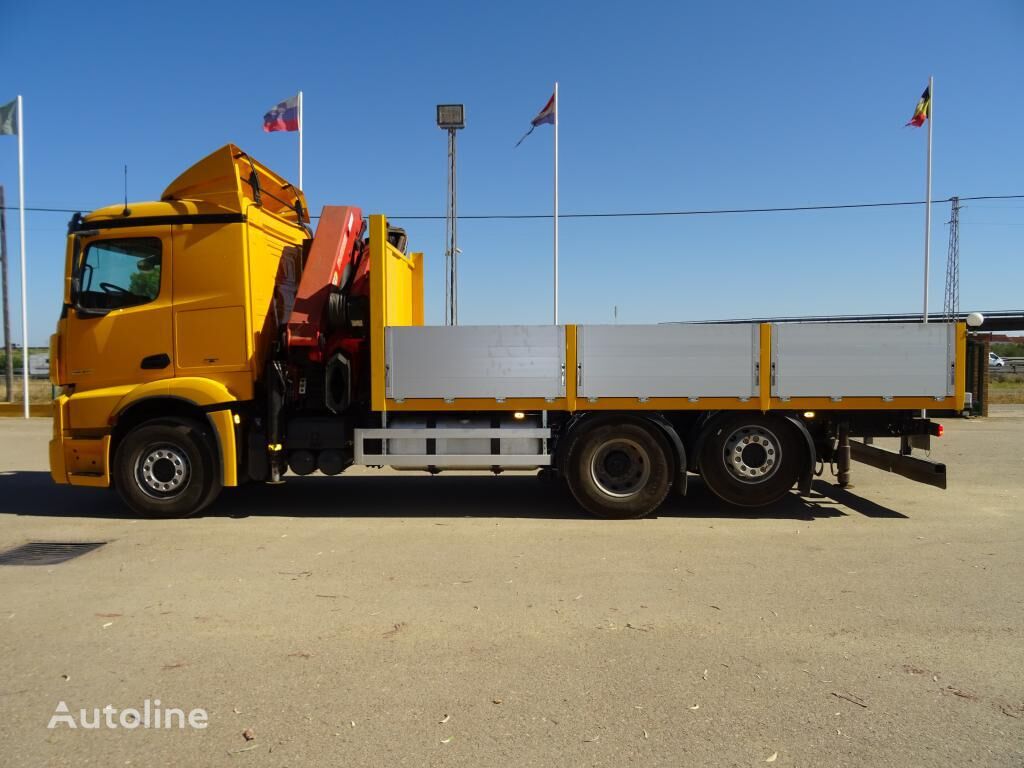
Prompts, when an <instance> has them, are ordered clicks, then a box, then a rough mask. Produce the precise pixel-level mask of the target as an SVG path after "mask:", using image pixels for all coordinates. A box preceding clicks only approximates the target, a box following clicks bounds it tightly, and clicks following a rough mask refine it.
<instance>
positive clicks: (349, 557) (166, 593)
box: [0, 406, 1024, 767]
mask: <svg viewBox="0 0 1024 768" xmlns="http://www.w3.org/2000/svg"><path fill="white" fill-rule="evenodd" d="M49 429H50V422H49V421H48V420H44V419H33V420H30V421H28V422H25V421H22V420H19V419H4V420H0V547H2V548H7V547H10V546H15V545H18V544H22V543H24V542H27V541H33V540H41V541H105V542H107V543H106V544H105V545H104V546H102V547H99V548H97V549H95V550H93V551H92V552H89V553H88V554H85V555H83V556H81V557H79V558H77V559H74V560H71V561H69V562H66V563H63V564H59V565H51V566H0V745H2V746H0V750H2V752H0V764H3V765H5V766H41V765H47V766H50V765H54V766H56V765H76V766H77V765H101V766H120V765H144V766H152V765H181V766H184V765H188V766H206V765H210V766H219V765H241V766H245V765H248V766H321V765H323V766H328V765H329V766H342V765H343V766H397V765H408V766H420V765H431V766H432V765H445V766H467V767H468V766H474V767H476V766H534V765H535V766H549V765H558V766H577V765H580V766H582V765H588V766H616V767H618V766H623V765H628V764H642V765H646V766H759V765H771V764H774V765H776V766H784V765H803V766H858V767H860V766H923V765H957V766H962V765H979V766H1021V765H1022V764H1024V629H1022V619H1024V562H1022V553H1024V549H1022V539H1024V533H1022V529H1024V525H1022V523H1024V513H1022V511H1021V501H1022V495H1024V463H1022V450H1021V438H1022V436H1024V408H1022V407H1020V406H1017V407H1003V408H997V409H996V410H995V415H994V416H993V417H992V418H989V419H977V420H970V421H959V420H957V421H947V422H946V435H945V437H943V438H942V439H941V440H939V441H936V442H937V446H936V447H935V449H934V450H933V454H932V456H933V458H936V459H938V460H942V461H945V462H947V463H948V465H949V484H950V488H949V490H946V491H941V490H937V489H934V488H928V487H923V486H920V485H916V484H914V483H911V482H910V481H908V480H905V479H903V478H899V477H896V476H892V475H888V474H886V473H883V472H881V471H879V470H875V469H872V468H869V467H866V466H863V465H859V464H854V483H855V486H854V487H853V488H851V489H850V490H849V491H840V490H838V489H837V488H836V487H835V486H833V485H832V484H831V483H832V478H830V477H829V476H828V475H829V473H828V470H827V469H826V472H825V475H824V477H823V478H822V479H821V480H819V481H817V482H816V484H815V493H814V495H813V496H812V497H810V498H807V499H801V498H799V497H797V496H796V495H793V496H792V497H790V498H788V499H786V500H785V501H784V502H782V503H780V504H778V505H775V506H774V507H771V508H768V509H763V510H755V511H749V510H747V511H744V510H736V509H733V508H729V507H727V506H725V505H723V504H721V503H719V502H717V501H716V500H715V499H714V498H713V497H712V496H711V495H710V493H708V492H707V491H705V489H704V488H703V487H702V486H701V485H700V482H699V480H698V481H695V482H694V483H693V484H692V486H691V495H690V496H689V497H687V498H684V499H679V498H674V499H671V500H670V502H669V503H668V504H667V505H666V506H665V508H663V509H662V510H661V512H660V513H659V514H658V515H657V516H655V517H652V518H649V519H646V520H639V521H602V520H595V519H591V518H589V517H586V516H584V515H583V514H581V513H580V512H579V511H578V510H577V508H576V507H575V505H574V503H573V502H572V500H571V499H570V498H569V497H568V495H567V494H566V493H565V492H564V491H562V490H560V489H559V488H557V487H556V488H551V487H549V486H547V485H545V484H543V483H541V482H540V481H539V480H538V479H537V478H536V477H534V476H532V475H526V474H522V473H520V474H514V473H510V474H507V475H503V476H500V477H492V476H486V475H480V474H461V475H441V476H438V477H429V476H426V475H422V474H415V473H397V472H383V471H376V472H374V471H363V472H359V473H355V474H352V475H347V474H346V475H343V476H341V477H337V478H320V477H309V478H290V479H289V481H288V482H287V483H286V484H285V485H284V486H282V487H267V486H247V487H244V488H241V489H237V490H231V491H227V492H225V493H224V494H223V496H222V497H221V499H220V501H219V502H218V503H217V504H216V505H215V506H214V507H212V508H211V509H209V510H207V511H206V513H205V514H204V515H203V516H201V517H199V518H195V519H189V520H144V519H143V520H140V519H136V518H134V517H133V516H132V515H131V513H129V512H127V511H126V510H125V509H124V508H122V507H121V505H120V503H119V501H118V499H117V497H116V495H114V494H113V493H112V492H107V491H101V490H95V489H86V488H68V487H61V486H56V485H54V484H53V483H52V482H51V481H50V478H49V475H48V473H47V471H46V461H47V458H46V441H47V438H48V433H49ZM157 700H159V701H160V704H159V705H155V704H154V703H153V702H155V701H157ZM147 701H148V702H149V706H150V707H154V706H159V707H162V708H164V709H165V710H166V709H168V708H178V709H181V710H182V711H183V712H185V713H188V712H191V711H192V710H201V711H202V713H203V714H204V715H205V717H206V721H205V723H203V725H205V727H198V728H194V727H191V726H188V725H186V727H184V728H178V727H177V726H176V725H174V727H171V728H165V727H153V726H152V724H151V727H148V728H146V727H142V726H141V725H139V726H137V724H135V723H134V722H133V720H132V718H133V717H134V715H129V717H128V720H127V721H125V722H127V723H129V725H119V724H118V722H117V718H118V717H119V716H120V715H112V716H111V717H112V718H113V721H114V724H115V725H117V727H113V728H112V727H109V726H108V725H107V723H106V718H107V714H105V713H103V712H102V711H101V712H100V720H99V721H96V722H98V725H99V727H96V728H86V727H83V725H82V720H83V718H82V714H83V713H82V712H81V710H83V709H84V710H86V712H85V718H84V720H85V723H86V724H88V723H89V722H90V720H91V719H92V717H93V710H94V709H100V710H102V708H104V707H107V706H109V707H111V708H112V710H117V711H118V712H121V711H122V710H124V709H139V710H140V712H141V711H143V710H144V708H145V706H146V704H145V702H147ZM61 702H63V703H64V706H65V707H66V709H67V710H68V712H69V713H70V714H69V717H72V718H74V719H75V721H76V723H77V724H78V727H76V728H71V727H70V726H69V725H68V722H67V720H66V719H64V720H58V721H57V722H56V724H55V727H54V728H49V727H48V725H49V724H50V723H51V720H52V719H53V717H54V715H55V714H60V710H59V708H60V707H61ZM122 714H123V713H122ZM199 719H200V720H202V718H199ZM136 726H137V727H136Z"/></svg>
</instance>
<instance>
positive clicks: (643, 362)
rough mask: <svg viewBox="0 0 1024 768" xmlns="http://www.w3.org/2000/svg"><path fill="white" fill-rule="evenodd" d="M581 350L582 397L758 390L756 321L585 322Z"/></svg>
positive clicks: (712, 394)
mask: <svg viewBox="0 0 1024 768" xmlns="http://www.w3.org/2000/svg"><path fill="white" fill-rule="evenodd" d="M577 350H578V356H579V366H580V368H579V379H578V394H579V396H580V397H585V398H595V397H596V398H601V397H739V398H751V397H756V396H757V394H758V389H757V382H758V370H757V364H758V356H759V353H760V334H759V330H758V325H757V324H755V323H751V324H728V325H726V324H723V325H587V326H579V327H578V328H577Z"/></svg>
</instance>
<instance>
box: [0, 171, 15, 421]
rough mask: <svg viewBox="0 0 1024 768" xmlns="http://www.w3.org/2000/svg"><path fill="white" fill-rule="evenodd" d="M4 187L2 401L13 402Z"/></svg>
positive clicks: (0, 235)
mask: <svg viewBox="0 0 1024 768" xmlns="http://www.w3.org/2000/svg"><path fill="white" fill-rule="evenodd" d="M5 205H6V203H5V202H4V185H3V184H0V273H2V279H0V282H2V284H3V285H2V289H0V290H2V291H3V302H4V351H5V352H6V356H7V360H6V361H5V364H4V382H5V384H6V385H7V386H6V389H5V390H4V395H5V397H4V399H5V400H6V401H7V402H8V403H11V402H14V392H13V389H14V350H13V349H12V348H11V310H10V305H11V302H10V295H9V294H8V292H7V211H6V210H5V208H4V206H5Z"/></svg>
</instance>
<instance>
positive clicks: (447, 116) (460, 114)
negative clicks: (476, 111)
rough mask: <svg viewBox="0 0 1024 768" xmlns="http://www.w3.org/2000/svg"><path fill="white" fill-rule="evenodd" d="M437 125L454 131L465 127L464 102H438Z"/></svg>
mask: <svg viewBox="0 0 1024 768" xmlns="http://www.w3.org/2000/svg"><path fill="white" fill-rule="evenodd" d="M437 127H438V128H443V129H445V130H448V131H455V130H458V129H460V128H465V127H466V106H465V105H464V104H438V105H437Z"/></svg>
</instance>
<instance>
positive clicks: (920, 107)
mask: <svg viewBox="0 0 1024 768" xmlns="http://www.w3.org/2000/svg"><path fill="white" fill-rule="evenodd" d="M931 116H932V89H931V86H929V87H928V88H925V89H924V93H922V94H921V100H920V101H919V102H917V108H916V109H915V110H914V116H913V117H912V118H910V122H909V123H907V125H912V126H914V127H915V128H920V127H921V126H922V125H924V121H925V120H927V119H928V118H929V117H931Z"/></svg>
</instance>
